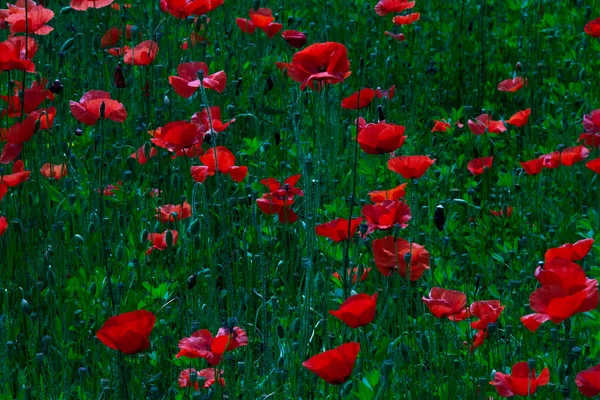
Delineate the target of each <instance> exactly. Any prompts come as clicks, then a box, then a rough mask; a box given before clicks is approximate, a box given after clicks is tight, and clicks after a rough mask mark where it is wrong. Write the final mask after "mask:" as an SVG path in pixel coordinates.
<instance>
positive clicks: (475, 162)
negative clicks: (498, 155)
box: [467, 157, 494, 175]
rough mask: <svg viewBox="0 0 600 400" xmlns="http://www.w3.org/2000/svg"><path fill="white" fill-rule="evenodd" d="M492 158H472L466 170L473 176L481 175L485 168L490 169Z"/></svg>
mask: <svg viewBox="0 0 600 400" xmlns="http://www.w3.org/2000/svg"><path fill="white" fill-rule="evenodd" d="M493 161H494V157H482V158H474V159H472V160H471V161H469V164H468V165H467V169H468V170H469V172H470V173H471V174H473V175H481V174H483V171H484V170H485V169H486V168H492V162H493Z"/></svg>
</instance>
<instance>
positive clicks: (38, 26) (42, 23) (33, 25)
mask: <svg viewBox="0 0 600 400" xmlns="http://www.w3.org/2000/svg"><path fill="white" fill-rule="evenodd" d="M34 4H35V3H34ZM52 18H54V11H52V10H49V9H47V8H45V7H44V6H42V5H36V6H34V7H33V8H28V9H27V13H26V12H25V8H19V7H14V6H12V7H11V8H10V11H9V15H8V17H6V18H5V19H4V20H5V21H6V22H7V23H8V24H9V25H10V33H12V34H15V33H33V34H35V35H47V34H49V33H50V32H52V31H53V30H54V28H52V27H51V26H50V25H46V23H47V22H48V21H50V20H51V19H52Z"/></svg>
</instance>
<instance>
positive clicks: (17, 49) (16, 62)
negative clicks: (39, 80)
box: [0, 36, 37, 72]
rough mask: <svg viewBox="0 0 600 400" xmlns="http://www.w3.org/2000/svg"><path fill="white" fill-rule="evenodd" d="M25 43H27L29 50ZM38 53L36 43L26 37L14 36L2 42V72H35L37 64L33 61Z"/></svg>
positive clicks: (0, 60)
mask: <svg viewBox="0 0 600 400" xmlns="http://www.w3.org/2000/svg"><path fill="white" fill-rule="evenodd" d="M25 43H27V48H26V45H25ZM36 52H37V43H36V41H35V40H34V39H33V38H31V37H28V38H27V41H25V37H24V36H14V37H12V38H9V39H7V40H5V41H4V42H0V71H12V70H20V71H27V72H35V64H34V63H33V62H32V61H31V59H32V58H33V56H34V55H35V53H36Z"/></svg>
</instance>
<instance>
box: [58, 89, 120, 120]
mask: <svg viewBox="0 0 600 400" xmlns="http://www.w3.org/2000/svg"><path fill="white" fill-rule="evenodd" d="M103 104H104V106H103ZM69 106H70V108H71V114H73V116H74V117H75V119H77V120H78V121H79V122H81V123H83V124H86V125H95V124H96V122H98V120H99V119H100V118H101V117H102V116H101V115H100V112H101V109H102V108H104V119H110V120H112V121H115V122H124V121H125V119H126V118H127V111H126V110H125V107H124V106H123V104H121V103H119V102H118V101H117V100H112V99H111V98H110V94H109V93H107V92H104V91H102V90H90V91H89V92H87V93H85V94H84V95H83V96H81V99H80V100H79V102H75V101H73V100H71V101H70V102H69Z"/></svg>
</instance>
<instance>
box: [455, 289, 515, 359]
mask: <svg viewBox="0 0 600 400" xmlns="http://www.w3.org/2000/svg"><path fill="white" fill-rule="evenodd" d="M503 310H504V306H502V305H500V302H499V301H498V300H483V301H476V302H474V303H473V304H471V306H470V307H469V310H467V311H466V312H465V313H463V314H462V315H460V316H458V320H462V319H464V318H467V317H470V316H474V317H477V318H479V320H477V321H472V322H471V327H472V328H473V329H476V330H477V333H476V334H475V338H474V340H473V344H472V345H471V346H470V350H471V351H473V350H475V349H476V348H477V347H479V346H481V345H482V344H483V343H484V342H485V338H486V337H487V335H488V325H489V324H492V323H494V324H495V323H496V321H498V318H499V317H500V314H501V313H502V311H503Z"/></svg>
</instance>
